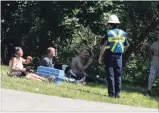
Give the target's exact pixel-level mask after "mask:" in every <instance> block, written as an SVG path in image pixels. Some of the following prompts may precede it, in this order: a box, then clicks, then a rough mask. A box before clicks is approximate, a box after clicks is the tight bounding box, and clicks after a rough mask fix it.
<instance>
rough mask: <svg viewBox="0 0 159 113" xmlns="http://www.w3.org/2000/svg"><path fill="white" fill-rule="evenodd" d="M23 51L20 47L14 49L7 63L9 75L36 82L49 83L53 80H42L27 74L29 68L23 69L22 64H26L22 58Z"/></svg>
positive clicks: (34, 75) (32, 74)
mask: <svg viewBox="0 0 159 113" xmlns="http://www.w3.org/2000/svg"><path fill="white" fill-rule="evenodd" d="M22 56H23V50H22V48H20V47H15V50H14V54H13V56H12V57H11V59H10V61H9V73H10V75H11V76H13V77H26V78H29V79H33V80H38V81H48V82H51V81H52V80H53V79H54V78H52V77H50V78H47V79H46V78H43V77H40V76H38V75H36V74H34V73H29V74H27V73H26V72H27V70H30V69H29V68H27V69H26V68H24V66H23V64H27V62H26V60H25V59H23V58H22Z"/></svg>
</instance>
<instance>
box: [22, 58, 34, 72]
mask: <svg viewBox="0 0 159 113" xmlns="http://www.w3.org/2000/svg"><path fill="white" fill-rule="evenodd" d="M32 60H33V58H32V57H31V56H27V58H26V61H25V64H23V66H24V68H26V71H27V72H33V68H34V65H33V63H32Z"/></svg>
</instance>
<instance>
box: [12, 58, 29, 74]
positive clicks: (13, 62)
mask: <svg viewBox="0 0 159 113" xmlns="http://www.w3.org/2000/svg"><path fill="white" fill-rule="evenodd" d="M16 64H17V60H16V58H13V59H12V70H13V71H21V72H25V71H26V69H25V68H22V69H21V68H17V67H16Z"/></svg>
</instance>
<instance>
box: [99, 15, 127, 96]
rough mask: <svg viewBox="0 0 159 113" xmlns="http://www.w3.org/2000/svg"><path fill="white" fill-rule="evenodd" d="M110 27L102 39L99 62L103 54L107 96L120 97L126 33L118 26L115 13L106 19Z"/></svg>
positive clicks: (118, 22)
mask: <svg viewBox="0 0 159 113" xmlns="http://www.w3.org/2000/svg"><path fill="white" fill-rule="evenodd" d="M108 24H109V25H110V27H111V30H109V31H108V32H107V33H106V35H105V38H104V39H103V41H102V47H101V51H100V56H99V59H98V62H99V64H102V57H103V54H104V64H105V67H106V71H107V76H108V77H107V82H108V96H109V97H112V98H114V97H115V98H120V90H121V78H122V54H123V52H124V46H128V45H129V43H128V40H127V38H126V33H125V32H124V31H123V30H121V29H119V28H118V25H119V24H120V21H119V19H118V17H117V16H116V15H111V16H110V17H109V20H108Z"/></svg>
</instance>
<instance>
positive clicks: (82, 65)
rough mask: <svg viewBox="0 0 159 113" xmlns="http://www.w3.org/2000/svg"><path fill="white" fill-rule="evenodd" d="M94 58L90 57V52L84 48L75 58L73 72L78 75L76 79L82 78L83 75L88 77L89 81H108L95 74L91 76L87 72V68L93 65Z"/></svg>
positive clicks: (72, 64)
mask: <svg viewBox="0 0 159 113" xmlns="http://www.w3.org/2000/svg"><path fill="white" fill-rule="evenodd" d="M92 61H93V59H92V58H91V57H90V54H89V52H88V50H87V49H82V50H81V51H80V53H79V55H78V56H76V57H75V58H73V60H72V62H71V69H72V72H73V73H74V74H75V75H76V77H74V78H75V79H76V80H80V79H81V78H83V77H86V81H89V82H98V83H106V81H104V80H102V79H98V78H96V77H95V76H90V75H87V74H86V72H85V71H86V69H87V68H88V67H89V66H90V65H91V63H92Z"/></svg>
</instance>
